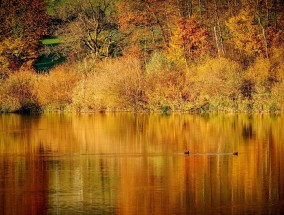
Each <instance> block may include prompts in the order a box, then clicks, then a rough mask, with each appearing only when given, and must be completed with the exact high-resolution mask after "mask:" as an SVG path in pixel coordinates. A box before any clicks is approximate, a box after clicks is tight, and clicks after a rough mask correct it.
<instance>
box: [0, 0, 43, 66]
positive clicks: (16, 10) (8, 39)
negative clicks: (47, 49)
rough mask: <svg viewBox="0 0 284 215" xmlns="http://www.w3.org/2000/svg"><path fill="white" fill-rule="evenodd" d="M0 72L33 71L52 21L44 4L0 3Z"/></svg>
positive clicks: (25, 0) (36, 0)
mask: <svg viewBox="0 0 284 215" xmlns="http://www.w3.org/2000/svg"><path fill="white" fill-rule="evenodd" d="M0 4H1V5H0V23H1V25H0V54H1V55H0V60H1V62H0V70H1V71H4V70H7V69H11V70H17V69H19V68H21V67H22V66H23V65H25V66H27V67H31V66H32V64H33V62H34V60H35V59H36V58H37V57H38V48H39V44H40V43H39V41H40V39H41V38H42V36H43V35H46V34H47V33H48V23H49V17H48V15H47V14H46V12H45V5H44V2H43V1H42V0H2V1H1V2H0Z"/></svg>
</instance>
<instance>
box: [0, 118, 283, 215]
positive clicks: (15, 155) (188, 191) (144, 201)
mask: <svg viewBox="0 0 284 215" xmlns="http://www.w3.org/2000/svg"><path fill="white" fill-rule="evenodd" d="M283 125H284V116H281V115H280V116H275V115H203V116H200V115H188V114H172V115H169V116H163V115H159V114H133V113H127V114H122V113H119V114H90V115H89V114H81V115H76V114H46V115H38V116H21V115H0V214H29V215H30V214H32V215H33V214H228V213H229V214H255V213H257V214H281V212H283V211H284V158H283V153H284V143H283V142H284V127H283ZM186 150H189V151H190V152H191V153H193V154H190V155H184V154H183V152H184V151H186ZM235 151H238V152H239V155H238V156H233V155H231V154H227V153H232V152H235ZM224 153H226V154H224Z"/></svg>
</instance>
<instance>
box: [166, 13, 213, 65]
mask: <svg viewBox="0 0 284 215" xmlns="http://www.w3.org/2000/svg"><path fill="white" fill-rule="evenodd" d="M211 47H212V46H211V44H210V42H209V40H208V32H207V31H206V29H204V28H202V27H201V26H199V25H198V24H197V22H196V21H195V19H194V18H187V19H179V20H177V22H176V28H175V29H174V30H173V34H172V37H171V41H170V44H169V49H168V56H169V57H172V58H173V59H175V60H176V61H178V60H179V59H184V60H185V61H187V62H188V61H192V60H197V59H200V58H201V57H202V56H204V55H206V54H209V53H210V49H211Z"/></svg>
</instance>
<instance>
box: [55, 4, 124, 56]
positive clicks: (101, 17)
mask: <svg viewBox="0 0 284 215" xmlns="http://www.w3.org/2000/svg"><path fill="white" fill-rule="evenodd" d="M114 12H115V5H114V0H70V1H62V2H59V3H58V4H57V5H56V7H55V8H54V14H53V19H57V20H60V21H58V23H59V24H58V25H57V26H56V29H55V34H56V35H57V36H58V37H59V38H60V40H61V44H60V45H59V46H58V47H57V48H58V49H59V50H60V52H63V53H64V54H65V55H68V56H69V57H72V56H73V58H74V57H75V59H83V58H85V57H86V56H92V57H93V58H94V59H101V58H104V57H108V56H118V55H120V47H119V41H120V35H119V32H118V30H117V24H116V21H115V20H114V16H113V15H114Z"/></svg>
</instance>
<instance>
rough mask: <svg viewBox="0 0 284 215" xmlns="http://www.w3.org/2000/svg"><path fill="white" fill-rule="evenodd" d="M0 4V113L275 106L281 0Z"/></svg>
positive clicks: (279, 83)
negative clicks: (46, 64)
mask: <svg viewBox="0 0 284 215" xmlns="http://www.w3.org/2000/svg"><path fill="white" fill-rule="evenodd" d="M0 4H1V7H0V8H1V9H0V17H1V23H2V24H1V27H0V54H1V55H0V60H1V63H0V110H1V111H5V112H10V111H20V110H27V111H58V110H59V111H63V110H65V111H163V112H168V111H189V112H200V111H222V112H278V111H283V105H284V82H283V77H284V63H283V59H284V47H283V38H284V33H283V32H284V31H283V30H284V23H283V21H282V20H283V16H284V3H283V1H280V0H258V1H254V0H246V1H244V0H234V1H233V0H227V1H223V0H210V1H198V0H189V1H188V0H144V1H140V0H127V1H126V0H88V1H85V0H69V1H66V0H58V1H49V0H46V1H40V0H20V1H16V0H12V1H8V0H4V1H1V3H0ZM27 5H32V7H28V6H27ZM19 9H20V10H21V11H22V13H17V11H18V10H19ZM4 18H5V19H4ZM48 35H54V36H52V37H47V36H48ZM43 38H49V39H44V40H43ZM58 38H60V39H58ZM48 56H52V57H53V58H54V62H56V63H57V62H62V61H57V60H58V59H61V58H64V59H66V61H65V62H64V63H62V64H61V65H58V66H56V67H54V68H53V69H51V70H50V71H48V72H45V73H42V72H41V73H38V72H37V71H36V70H35V68H38V67H37V66H38V65H39V64H38V59H44V58H46V59H47V58H48ZM51 61H53V59H52V60H51Z"/></svg>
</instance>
